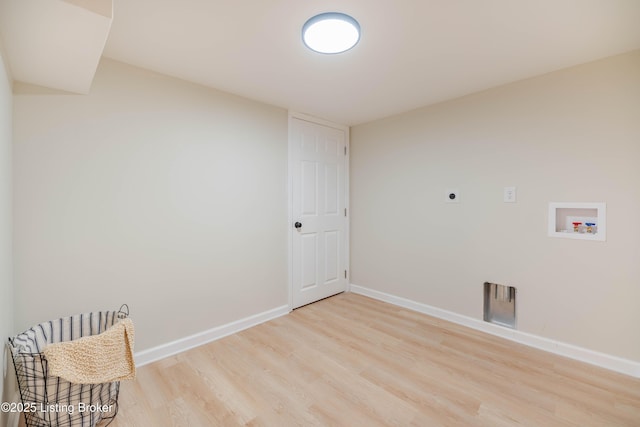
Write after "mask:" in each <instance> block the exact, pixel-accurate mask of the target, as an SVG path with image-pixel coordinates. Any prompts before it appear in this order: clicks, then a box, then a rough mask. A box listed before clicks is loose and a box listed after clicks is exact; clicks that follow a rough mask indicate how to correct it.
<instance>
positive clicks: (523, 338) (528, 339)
mask: <svg viewBox="0 0 640 427" xmlns="http://www.w3.org/2000/svg"><path fill="white" fill-rule="evenodd" d="M349 289H350V291H351V292H353V293H354V294H360V295H364V296H367V297H371V298H374V299H377V300H380V301H384V302H388V303H390V304H393V305H397V306H400V307H404V308H407V309H409V310H413V311H417V312H419V313H423V314H427V315H429V316H433V317H437V318H439V319H443V320H448V321H450V322H453V323H457V324H459V325H463V326H467V327H469V328H472V329H476V330H478V331H482V332H486V333H489V334H492V335H496V336H499V337H502V338H506V339H508V340H511V341H515V342H518V343H520V344H525V345H528V346H530V347H535V348H537V349H540V350H545V351H548V352H551V353H555V354H558V355H560V356H565V357H569V358H571V359H575V360H579V361H581V362H586V363H589V364H591V365H596V366H599V367H602V368H605V369H609V370H611V371H615V372H620V373H622V374H625V375H630V376H632V377H635V378H640V363H639V362H634V361H632V360H628V359H623V358H621V357H617V356H612V355H609V354H605V353H600V352H597V351H593V350H589V349H586V348H582V347H578V346H575V345H572V344H567V343H564V342H561V341H555V340H552V339H549V338H544V337H541V336H538V335H533V334H530V333H527V332H522V331H518V330H515V329H509V328H505V327H502V326H498V325H494V324H492V323H488V322H484V321H482V320H478V319H474V318H472V317H468V316H463V315H461V314H457V313H454V312H451V311H447V310H443V309H440V308H437V307H433V306H430V305H427V304H423V303H420V302H416V301H412V300H409V299H406V298H402V297H398V296H395V295H391V294H387V293H384V292H380V291H376V290H373V289H369V288H365V287H363V286H358V285H354V284H353V283H351V284H350V286H349Z"/></svg>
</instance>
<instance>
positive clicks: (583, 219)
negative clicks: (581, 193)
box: [549, 202, 607, 242]
mask: <svg viewBox="0 0 640 427" xmlns="http://www.w3.org/2000/svg"><path fill="white" fill-rule="evenodd" d="M549 236H551V237H563V238H566V239H579V240H595V241H601V242H603V241H605V240H607V204H606V203H563V202H551V203H549Z"/></svg>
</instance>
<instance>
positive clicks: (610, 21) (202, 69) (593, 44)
mask: <svg viewBox="0 0 640 427" xmlns="http://www.w3.org/2000/svg"><path fill="white" fill-rule="evenodd" d="M6 1H24V0H0V2H6ZM30 1H35V0H30ZM40 1H44V0H40ZM46 1H53V0H46ZM66 2H67V3H78V2H79V0H76V1H70V0H66ZM327 11H339V12H344V13H348V14H350V15H352V16H353V17H354V18H356V19H357V20H358V21H359V22H360V25H361V27H362V38H361V41H360V43H359V45H358V46H356V47H355V48H354V49H352V50H350V51H348V52H346V53H343V54H340V55H335V56H328V55H320V54H316V53H313V52H311V51H309V50H307V49H306V48H305V47H304V46H303V44H302V41H301V38H300V31H301V27H302V25H303V24H304V22H305V21H306V20H307V19H308V18H310V17H311V16H313V15H315V14H317V13H320V12H327ZM72 24H73V23H71V22H69V23H68V25H72ZM5 44H7V41H6V40H5ZM639 48H640V0H535V1H525V0H325V1H314V0H227V1H223V0H113V22H112V24H111V30H110V33H109V36H108V39H107V43H106V47H105V49H104V56H107V57H109V58H113V59H116V60H119V61H123V62H126V63H129V64H133V65H137V66H140V67H143V68H147V69H150V70H154V71H157V72H161V73H164V74H168V75H172V76H175V77H179V78H182V79H185V80H189V81H193V82H196V83H200V84H203V85H206V86H211V87H214V88H217V89H220V90H223V91H227V92H231V93H234V94H238V95H241V96H245V97H247V98H251V99H255V100H258V101H262V102H266V103H269V104H273V105H277V106H280V107H284V108H288V109H291V110H294V111H298V112H303V113H307V114H311V115H315V116H318V117H321V118H324V119H327V120H332V121H335V122H338V123H343V124H347V125H354V124H359V123H363V122H367V121H371V120H374V119H378V118H382V117H386V116H389V115H393V114H397V113H400V112H403V111H407V110H411V109H414V108H417V107H421V106H425V105H429V104H433V103H436V102H440V101H443V100H447V99H452V98H455V97H459V96H462V95H465V94H469V93H473V92H477V91H480V90H484V89H487V88H490V87H494V86H498V85H501V84H504V83H508V82H512V81H516V80H520V79H523V78H527V77H531V76H535V75H539V74H543V73H546V72H549V71H553V70H557V69H561V68H565V67H568V66H572V65H577V64H581V63H584V62H589V61H592V60H595V59H599V58H603V57H607V56H611V55H615V54H619V53H623V52H627V51H630V50H634V49H639ZM7 50H9V49H7ZM14 77H15V78H16V79H17V80H19V79H20V76H19V75H16V73H15V72H14Z"/></svg>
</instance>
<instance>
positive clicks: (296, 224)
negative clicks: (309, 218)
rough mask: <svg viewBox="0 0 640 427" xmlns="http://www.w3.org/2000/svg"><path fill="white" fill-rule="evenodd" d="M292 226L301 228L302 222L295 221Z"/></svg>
mask: <svg viewBox="0 0 640 427" xmlns="http://www.w3.org/2000/svg"><path fill="white" fill-rule="evenodd" d="M293 226H294V227H295V228H297V229H298V230H299V229H301V228H302V223H301V222H296V223H295V224H293Z"/></svg>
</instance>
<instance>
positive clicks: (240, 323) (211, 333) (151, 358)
mask: <svg viewBox="0 0 640 427" xmlns="http://www.w3.org/2000/svg"><path fill="white" fill-rule="evenodd" d="M289 311H290V310H289V306H288V305H283V306H281V307H276V308H274V309H271V310H267V311H264V312H262V313H258V314H254V315H253V316H249V317H245V318H244V319H240V320H236V321H234V322H231V323H227V324H225V325H220V326H216V327H215V328H212V329H209V330H207V331H203V332H199V333H197V334H194V335H190V336H188V337H185V338H181V339H179V340H176V341H172V342H169V343H166V344H162V345H159V346H157V347H153V348H150V349H148V350H143V351H140V352H137V353H136V354H135V355H134V358H135V362H136V366H137V367H140V366H143V365H146V364H148V363H151V362H155V361H157V360H160V359H164V358H166V357H169V356H173V355H174V354H178V353H182V352H183V351H187V350H190V349H192V348H194V347H198V346H201V345H203V344H207V343H209V342H211V341H215V340H218V339H220V338H224V337H226V336H228V335H232V334H235V333H236V332H240V331H243V330H245V329H248V328H250V327H252V326H256V325H259V324H260V323H264V322H267V321H269V320H272V319H275V318H277V317H280V316H284V315H285V314H288V313H289Z"/></svg>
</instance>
